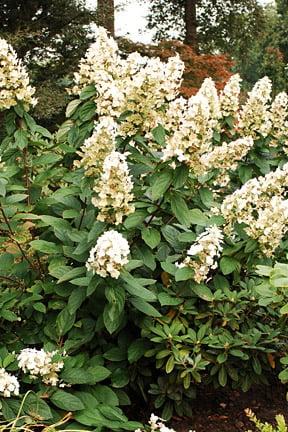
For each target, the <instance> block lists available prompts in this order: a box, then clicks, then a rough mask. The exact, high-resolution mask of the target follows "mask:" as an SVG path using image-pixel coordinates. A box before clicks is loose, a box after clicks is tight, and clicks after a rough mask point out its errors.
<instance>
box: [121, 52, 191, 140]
mask: <svg viewBox="0 0 288 432" xmlns="http://www.w3.org/2000/svg"><path fill="white" fill-rule="evenodd" d="M122 65H123V66H122V80H121V89H122V91H123V94H124V95H125V104H124V105H123V107H122V111H125V112H129V113H130V114H129V115H128V116H127V117H126V119H125V121H124V122H122V123H121V126H120V128H121V131H122V133H125V134H127V135H130V136H131V135H133V134H135V133H136V132H137V131H138V130H139V129H140V130H141V131H143V132H146V133H147V132H149V131H150V130H151V129H153V128H154V127H156V126H157V124H158V123H161V122H162V121H163V118H164V114H163V111H162V109H161V107H162V106H163V104H165V103H166V102H167V101H171V100H173V99H174V98H175V97H176V95H177V93H178V89H179V87H180V83H181V79H182V74H183V70H184V63H183V62H182V61H181V60H180V58H179V56H178V55H177V56H175V57H171V58H170V59H169V60H168V62H167V63H163V62H162V61H161V60H160V59H159V58H148V57H142V56H141V55H140V54H139V53H132V54H130V55H129V56H128V57H127V59H126V60H125V61H122Z"/></svg>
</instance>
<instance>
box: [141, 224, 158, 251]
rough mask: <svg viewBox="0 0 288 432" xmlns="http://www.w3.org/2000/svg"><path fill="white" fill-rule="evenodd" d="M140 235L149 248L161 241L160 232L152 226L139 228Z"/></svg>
mask: <svg viewBox="0 0 288 432" xmlns="http://www.w3.org/2000/svg"><path fill="white" fill-rule="evenodd" d="M141 236H142V239H143V240H144V242H145V243H146V244H147V245H148V246H149V247H150V248H151V249H154V248H155V247H156V246H158V244H159V243H160V241H161V234H160V232H159V231H158V230H157V229H155V228H152V227H143V228H142V230H141Z"/></svg>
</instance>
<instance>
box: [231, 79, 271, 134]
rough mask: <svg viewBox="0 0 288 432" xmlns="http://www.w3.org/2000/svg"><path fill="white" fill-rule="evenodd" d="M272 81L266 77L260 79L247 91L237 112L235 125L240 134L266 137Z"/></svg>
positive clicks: (269, 124) (268, 126)
mask: <svg viewBox="0 0 288 432" xmlns="http://www.w3.org/2000/svg"><path fill="white" fill-rule="evenodd" d="M271 91H272V83H271V81H270V79H269V78H268V77H264V78H262V79H260V80H259V81H258V82H257V83H256V84H255V85H254V87H253V89H252V91H251V92H249V93H248V99H247V101H246V103H245V104H244V105H243V107H242V109H241V110H240V113H239V123H238V126H237V129H238V132H239V134H240V135H241V136H245V135H252V136H253V138H256V137H257V136H258V134H260V135H262V136H263V137H266V136H267V135H268V134H269V132H270V130H271V120H270V112H269V108H270V102H271Z"/></svg>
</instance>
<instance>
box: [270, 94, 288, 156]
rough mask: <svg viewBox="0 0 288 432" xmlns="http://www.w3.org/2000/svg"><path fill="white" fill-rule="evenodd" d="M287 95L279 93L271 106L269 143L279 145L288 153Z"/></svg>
mask: <svg viewBox="0 0 288 432" xmlns="http://www.w3.org/2000/svg"><path fill="white" fill-rule="evenodd" d="M287 108H288V95H287V93H285V92H281V93H279V94H278V95H277V96H276V97H275V99H274V101H273V103H272V105H271V116H270V118H271V123H272V125H271V131H270V136H271V138H270V142H269V144H270V145H272V146H277V145H278V144H280V145H281V146H283V149H284V151H285V152H286V153H288V111H287Z"/></svg>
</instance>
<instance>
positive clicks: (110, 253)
mask: <svg viewBox="0 0 288 432" xmlns="http://www.w3.org/2000/svg"><path fill="white" fill-rule="evenodd" d="M129 253H130V248H129V244H128V242H127V240H126V239H125V238H124V237H123V236H122V235H121V234H120V233H119V232H117V231H114V230H111V231H106V232H105V233H104V234H102V235H101V236H100V237H99V238H98V240H97V243H96V246H95V247H94V248H92V249H91V251H90V255H89V258H88V260H87V262H86V267H87V269H88V270H92V271H93V273H96V274H98V275H99V276H102V277H104V278H105V277H107V276H111V277H112V278H114V279H118V277H119V276H120V271H121V268H122V267H123V265H124V264H127V263H128V262H129V260H128V258H127V256H128V255H129Z"/></svg>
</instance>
